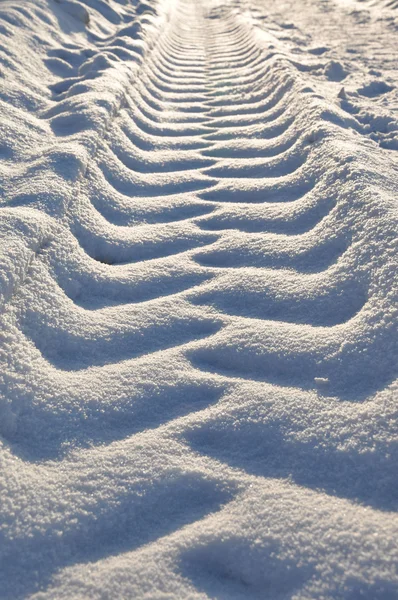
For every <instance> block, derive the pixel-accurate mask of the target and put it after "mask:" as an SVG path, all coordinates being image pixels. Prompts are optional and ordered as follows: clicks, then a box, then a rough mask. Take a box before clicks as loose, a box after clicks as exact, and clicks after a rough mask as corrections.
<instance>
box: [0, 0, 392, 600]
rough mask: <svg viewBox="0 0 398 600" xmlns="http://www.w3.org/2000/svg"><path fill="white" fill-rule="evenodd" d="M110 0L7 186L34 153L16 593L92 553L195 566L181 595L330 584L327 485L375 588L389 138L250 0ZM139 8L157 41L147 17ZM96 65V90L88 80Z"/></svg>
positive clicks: (22, 335)
mask: <svg viewBox="0 0 398 600" xmlns="http://www.w3.org/2000/svg"><path fill="white" fill-rule="evenodd" d="M84 4H87V6H88V8H89V9H90V6H91V2H90V3H89V2H85V3H84ZM113 4H114V3H113ZM113 4H112V6H111V5H104V7H103V8H104V10H106V13H104V14H105V16H107V18H108V20H109V23H108V24H107V31H106V34H104V33H102V34H100V30H99V29H98V27H97V25H95V27H94V26H93V30H92V31H91V32H89V39H90V40H91V41H93V40H94V41H95V43H96V46H97V47H98V48H100V49H101V50H100V51H99V53H98V52H97V50H95V51H93V52H94V53H93V52H91V51H90V52H88V53H87V52H86V51H85V50H84V49H83V51H82V49H81V48H80V49H77V48H67V49H65V48H63V49H62V51H61V50H59V49H58V50H57V51H56V52H54V51H50V52H49V61H50V62H49V64H50V65H51V67H52V68H53V69H55V68H57V69H58V74H59V76H60V79H59V81H57V82H56V83H55V84H53V85H52V88H51V90H52V93H53V94H54V99H53V101H52V102H53V104H52V106H51V108H50V109H48V110H45V111H42V112H41V116H42V121H43V125H41V126H42V127H47V126H48V128H49V129H51V130H52V132H53V135H54V136H55V138H56V139H57V140H58V141H57V144H55V142H54V145H53V146H51V147H50V148H49V149H48V154H47V158H46V159H45V160H44V159H43V157H42V156H41V154H40V152H37V158H33V159H32V161H31V162H30V163H28V162H25V163H24V164H22V165H17V167H16V170H17V171H18V170H19V171H20V172H18V173H16V175H15V177H13V176H12V177H11V178H10V179H11V183H10V190H11V187H12V186H15V183H16V182H18V181H19V182H20V185H21V186H22V185H23V182H24V181H25V180H26V178H27V177H28V176H29V177H30V178H31V180H32V179H33V193H32V195H33V201H32V199H31V198H30V199H27V195H26V194H27V192H25V191H24V189H19V188H18V186H16V187H14V190H13V195H12V194H11V191H10V193H9V197H7V200H8V201H9V206H8V208H2V211H3V212H4V214H6V215H7V218H8V220H9V223H8V222H6V225H7V227H9V229H10V230H12V228H14V229H15V230H16V235H14V237H15V240H16V243H17V242H18V243H19V244H20V246H21V249H20V248H19V246H17V245H16V246H15V247H16V248H17V249H18V253H19V254H20V255H21V256H23V258H24V262H23V263H22V261H20V263H18V265H17V267H16V275H15V278H14V279H17V278H19V280H20V281H21V282H22V284H20V285H19V287H18V289H15V287H14V288H13V289H14V294H13V295H11V293H8V294H5V295H6V296H7V298H6V299H7V303H6V305H5V308H4V314H3V315H2V319H3V323H4V344H3V346H2V351H1V353H0V360H1V365H2V373H3V375H2V377H3V379H4V380H5V382H6V383H5V385H6V386H7V388H8V397H7V402H8V404H7V406H6V410H4V411H3V415H5V417H6V418H5V419H4V423H3V424H2V434H3V435H4V439H5V440H6V450H5V453H4V456H2V460H4V468H5V469H9V470H13V472H14V473H15V478H16V480H18V479H19V480H20V481H23V486H22V488H23V489H22V488H21V489H22V492H20V493H19V496H18V502H19V506H18V516H17V518H16V519H15V520H14V522H12V523H11V522H10V523H9V524H7V527H9V529H8V530H7V532H6V535H5V544H4V555H5V557H6V568H7V570H8V573H9V576H8V580H7V582H6V587H4V593H5V597H10V598H11V597H13V598H22V597H27V596H32V595H35V594H36V592H38V593H39V594H38V596H37V597H40V599H41V600H42V599H44V598H47V597H51V596H52V597H54V595H57V597H70V595H71V592H70V588H68V585H69V583H68V582H70V581H73V582H74V584H73V585H77V586H78V588H79V592H78V593H79V594H83V595H84V594H85V593H86V592H85V591H84V590H86V591H87V595H89V593H90V592H89V590H88V588H86V587H85V586H86V585H91V584H89V583H88V582H90V578H91V577H97V578H98V580H99V581H101V584H100V586H101V593H110V594H111V595H112V591H109V589H108V588H107V586H108V585H113V583H115V582H116V583H117V582H119V587H117V589H118V592H117V593H118V594H119V595H120V597H140V596H143V594H144V592H143V590H145V594H147V596H151V597H152V596H153V597H155V596H156V594H157V593H158V592H159V589H162V593H163V592H164V593H169V594H171V596H173V595H174V596H175V595H176V594H177V591H176V590H177V588H176V587H175V588H173V586H174V585H177V583H176V582H179V583H178V585H180V584H181V581H183V583H182V584H181V585H183V588H182V589H183V590H184V595H185V597H196V596H198V597H199V595H200V594H201V593H202V592H204V593H206V594H207V593H209V594H212V593H213V591H212V590H213V588H212V587H211V585H210V584H211V582H213V584H214V585H216V588H217V589H220V594H224V595H225V593H227V594H228V595H231V596H232V595H239V594H240V595H243V596H244V597H253V598H257V597H262V593H263V590H264V589H266V588H267V586H268V588H270V589H272V590H274V591H275V593H277V594H279V595H280V596H281V597H285V596H286V597H287V596H290V595H291V594H293V593H296V592H297V593H302V596H303V597H312V598H316V597H320V595H321V593H322V594H324V595H325V594H328V593H329V594H333V593H335V592H336V589H337V588H336V587H333V586H335V585H336V583H335V582H333V577H332V576H331V575H330V571H328V568H329V562H328V561H330V560H331V558H330V557H331V556H333V557H335V556H337V555H339V552H341V548H340V545H341V539H340V537H339V535H338V534H336V535H334V530H333V531H332V535H331V534H330V518H331V516H332V515H334V514H335V511H336V507H338V511H339V512H338V515H339V516H338V518H339V519H341V520H342V522H343V531H349V532H351V535H350V538H351V541H350V542H349V543H350V544H351V546H350V549H349V552H348V554H349V555H350V556H349V558H346V559H345V560H346V563H345V565H346V568H345V570H344V573H343V574H341V580H340V582H341V585H342V586H345V585H346V586H348V588H349V586H350V585H351V586H354V588H355V585H356V583H355V582H354V584H352V582H351V579H352V573H356V574H358V575H357V576H358V578H359V579H358V581H359V582H360V583H358V585H357V587H356V588H355V589H359V588H360V589H363V590H365V592H366V593H367V592H368V591H369V589H371V590H372V589H373V591H374V590H376V591H375V593H376V594H377V593H378V591H377V589H376V588H374V587H373V588H372V587H371V586H372V585H376V584H374V581H373V580H372V581H373V583H371V582H369V581H368V580H367V579H366V577H367V570H368V565H367V564H366V561H365V562H364V561H363V559H362V554H361V552H360V551H359V549H358V546H357V545H356V544H357V540H361V543H362V540H365V542H366V544H368V545H369V547H371V548H372V553H373V554H372V556H373V557H374V564H375V565H376V568H379V569H384V571H383V573H384V574H385V580H386V581H387V580H388V577H389V569H390V564H389V562H388V558H387V557H388V552H387V550H386V547H387V546H388V544H390V545H391V544H392V542H391V540H395V532H396V528H397V522H396V517H395V515H394V514H393V511H395V510H396V507H397V504H396V501H397V498H396V489H395V488H394V468H395V463H394V457H395V454H394V452H395V451H394V448H393V447H392V445H391V444H390V443H389V439H388V437H387V435H386V431H387V425H388V423H389V422H391V421H392V419H393V412H394V407H393V406H392V405H391V404H389V402H388V398H389V394H390V389H392V388H391V383H392V382H393V380H394V378H395V377H396V361H395V357H396V354H397V352H396V350H397V348H396V340H395V336H394V322H395V321H394V319H395V318H396V313H395V312H394V311H395V309H394V307H393V304H392V302H391V297H392V296H393V294H394V290H395V289H396V288H395V287H394V266H395V262H396V261H395V255H394V252H393V247H394V239H395V237H394V236H395V226H396V222H395V221H396V220H395V216H394V213H393V211H392V210H391V204H390V199H391V197H392V191H391V181H390V180H389V179H388V177H386V176H385V175H384V172H383V168H382V166H383V164H384V162H385V155H384V154H383V151H382V150H380V153H377V152H374V153H372V155H370V153H369V152H368V149H367V148H366V147H365V146H363V147H362V146H361V145H358V148H357V149H356V151H355V153H354V152H353V151H352V146H351V145H350V141H351V137H350V136H352V135H353V133H352V132H351V131H349V130H348V128H347V127H346V126H345V123H344V121H342V117H341V114H340V113H338V112H337V111H335V112H333V110H332V109H331V108H330V107H328V106H326V104H325V101H324V99H322V97H321V96H320V94H318V93H316V91H314V90H313V89H312V88H311V87H310V86H309V85H307V79H306V73H307V71H306V69H305V68H304V67H305V65H304V64H303V65H301V64H300V63H299V62H298V61H297V60H296V58H297V57H292V56H291V55H290V53H289V49H288V48H287V47H286V46H285V43H284V41H283V40H280V39H276V38H275V37H274V36H273V35H272V32H271V31H269V32H267V36H268V37H266V38H265V41H264V39H263V38H262V37H261V36H260V37H259V36H258V32H256V30H255V28H254V27H253V23H252V22H251V21H250V19H249V18H248V15H247V13H246V12H245V10H243V9H242V3H240V2H212V1H211V0H201V2H193V1H191V0H178V1H177V0H176V2H173V3H170V7H169V12H168V17H167V18H164V19H163V20H162V19H161V20H160V21H156V19H155V18H154V17H153V15H150V16H149V17H148V16H146V15H145V13H144V11H145V7H146V6H147V5H146V4H145V3H142V4H139V5H138V8H136V9H135V10H134V11H133V13H130V12H126V13H120V12H118V11H116V9H115V7H116V5H113ZM98 6H99V5H98ZM101 6H102V5H101ZM140 7H141V9H140ZM126 10H127V9H126ZM121 14H122V16H120V15H121ZM132 14H133V15H134V18H136V17H137V15H138V16H139V19H138V23H137V22H136V21H135V20H132V18H131V17H132ZM118 15H119V17H118ZM119 19H120V20H119ZM94 22H95V19H94ZM145 23H147V24H148V31H149V33H148V36H149V38H148V40H149V41H148V40H147V41H145V39H146V38H145V35H146V34H144V33H143V34H142V35H143V38H142V39H143V40H144V41H143V42H142V43H141V42H137V41H134V43H132V42H131V37H132V36H133V35H136V34H137V32H139V31H141V27H142V26H143V25H145ZM94 24H95V23H94ZM110 32H112V33H111V34H110ZM144 42H145V43H144ZM132 47H134V50H132V49H131V48H132ZM132 52H133V53H134V57H133V56H132V55H131V53H132ZM136 56H139V57H141V58H140V59H139V61H138V63H137V64H139V68H137V69H135V70H134V76H133V75H132V71H129V69H128V68H127V67H126V65H127V63H128V61H129V60H130V58H131V59H132V60H135V57H136ZM52 59H55V62H54V61H53V60H52ZM137 60H138V59H137ZM126 61H127V62H126ZM115 65H116V66H115ZM128 66H129V67H130V66H131V65H130V64H129V63H128ZM112 72H113V75H114V76H115V77H114V78H113V79H112V77H113V76H112V77H111V76H110V73H112ZM94 73H95V77H94V76H93V74H94ZM126 73H127V75H126ZM108 75H109V79H107V77H108ZM94 82H97V83H98V82H100V83H101V85H103V89H104V90H105V92H104V97H103V101H102V100H101V101H98V98H96V99H95V100H94V101H93V103H91V102H92V95H93V90H94V87H93V86H94ZM126 82H128V85H126ZM112 85H115V86H116V88H115V89H114V90H112ZM111 92H112V93H111ZM116 97H117V101H115V98H116ZM86 109H87V110H86ZM103 109H104V112H103V113H102V110H103ZM98 115H100V117H98ZM78 116H79V119H80V117H82V120H81V121H79V119H77V117H78ZM97 117H98V118H97ZM77 121H79V122H77ZM104 122H106V125H105V126H104V125H103V124H104ZM33 135H34V134H33V133H32V136H33ZM59 140H61V142H60V141H59ZM53 141H54V140H53V139H52V142H53ZM59 159H61V161H62V162H63V167H64V169H63V170H62V173H61V171H60V172H59V173H57V169H58V168H59V166H58V162H57V161H59ZM35 161H36V162H35ZM68 161H70V163H69V162H68ZM68 165H69V166H68ZM7 168H8V167H7ZM13 168H14V167H10V169H11V171H12V169H13ZM68 169H69V171H68ZM11 171H10V172H11ZM43 173H44V174H47V173H48V174H50V175H51V177H50V176H49V177H48V186H49V187H51V189H53V188H54V189H55V190H56V189H57V184H58V183H59V182H60V181H62V182H63V183H62V185H61V187H60V190H59V197H57V196H56V195H55V196H53V201H54V203H55V204H56V205H57V202H58V204H59V206H58V205H57V206H55V207H54V206H48V205H47V206H46V207H44V208H43V206H44V205H45V204H46V202H45V198H46V197H45V195H44V200H43V196H40V193H41V194H43V190H41V192H40V193H39V192H37V188H35V187H34V183H35V182H34V176H35V174H36V175H37V181H38V182H39V179H40V177H41V176H42V175H43ZM54 173H55V174H54ZM64 190H68V194H67V196H66V197H63V192H64ZM54 194H55V192H54ZM54 198H55V200H54ZM47 204H48V203H47ZM59 207H60V208H59ZM41 211H42V213H44V214H43V215H42V218H41V219H39V218H38V214H39V215H40V214H41ZM364 216H365V218H364ZM7 227H6V226H5V227H4V231H5V232H6V234H5V235H6V236H8V237H7V238H6V239H14V238H12V237H11V234H10V233H9V231H8V230H7ZM21 238H22V241H21ZM32 253H33V254H34V256H35V259H34V260H32V258H31V257H32ZM380 253H384V256H385V260H384V262H383V264H381V263H380V261H378V260H377V256H379V255H380ZM20 271H23V274H21V272H20ZM9 287H10V288H12V285H11V284H10V286H9ZM9 347H11V348H14V353H13V355H12V356H11V358H9V352H7V349H8V348H9ZM375 357H376V360H374V358H375ZM379 357H382V360H379ZM3 367H4V368H3ZM383 403H385V408H384V409H383V410H384V412H382V411H380V405H381V404H383ZM325 422H326V423H328V424H329V425H328V434H327V435H325V428H324V427H323V425H324V423H325ZM360 426H361V427H363V429H361V428H360ZM306 436H308V437H306ZM308 439H311V440H312V443H308ZM368 439H372V440H373V444H374V446H373V449H375V448H376V449H377V452H374V456H375V458H374V457H372V456H370V453H369V451H368V450H369V449H368V446H367V445H366V444H367V441H368ZM236 443H237V446H236V445H235V444H236ZM60 473H61V479H62V481H61V480H60ZM289 478H290V481H288V479H289ZM377 478H379V479H380V480H381V483H380V487H379V489H375V486H374V485H373V482H374V481H375V480H376V479H377ZM15 488H18V484H14V482H12V483H10V490H11V491H9V498H11V497H12V492H13V490H15ZM394 489H395V491H394ZM259 499H260V500H259ZM320 503H322V505H323V506H325V509H324V512H323V513H322V516H321V518H320V520H317V519H316V518H315V517H314V515H315V513H316V512H317V511H316V510H315V507H316V506H319V505H320ZM361 504H365V505H366V507H362V506H361ZM301 505H303V506H304V507H305V510H307V509H308V514H307V513H306V518H305V519H304V520H303V519H302V515H301V513H300V514H299V512H298V508H297V507H298V506H301ZM49 506H51V507H52V510H49ZM384 511H390V512H384ZM246 515H249V516H250V518H252V517H253V518H255V519H256V521H255V522H256V523H260V522H264V523H265V529H264V530H262V529H261V527H259V526H257V525H256V526H253V527H252V526H251V525H250V524H249V523H248V522H247V519H246ZM358 515H359V516H358ZM232 523H233V524H236V523H239V527H242V529H238V530H236V529H234V527H233V526H232ZM326 523H327V526H326ZM363 523H364V525H363ZM387 523H390V524H391V523H392V525H391V528H390V530H389V532H388V533H387V532H386V533H385V536H384V535H383V536H379V537H378V536H377V535H375V532H377V528H378V527H379V528H380V527H381V528H385V529H386V528H387ZM336 527H337V525H336ZM361 527H364V529H361ZM243 530H244V531H245V535H246V537H245V536H244V535H243V533H242V531H243ZM280 530H283V537H282V538H281V537H280ZM295 531H299V532H302V531H305V536H306V537H305V538H303V540H304V541H303V540H301V539H298V538H297V539H296V537H295V534H294V532H295ZM383 531H384V529H383ZM358 532H359V533H358ZM284 540H285V541H284ZM288 541H289V548H288V549H287V544H288ZM367 547H368V546H367ZM242 548H243V551H242ZM313 548H315V549H316V552H315V554H314V550H313ZM321 549H322V551H321ZM390 550H391V549H390ZM242 552H243V554H244V555H246V554H247V555H248V556H249V558H250V561H251V563H250V564H251V566H250V565H249V563H246V561H245V560H242ZM32 557H33V559H32ZM239 557H241V558H239ZM87 562H89V569H88V568H87ZM104 565H106V566H104ZM131 565H133V568H131ZM153 565H155V567H154V566H153ZM159 565H160V567H159ZM102 568H104V572H106V574H107V582H104V581H103V580H102V577H103V575H101V574H100V573H99V571H101V569H102ZM287 568H288V569H289V572H291V573H293V575H292V577H291V578H290V579H289V582H288V583H284V581H285V579H286V577H285V574H286V569H287ZM124 569H127V570H128V571H129V572H130V571H133V575H131V579H129V578H126V580H124V579H123V577H122V578H121V579H119V578H118V577H119V575H120V573H121V572H123V573H124ZM230 569H232V571H231V573H232V574H231V573H230V571H229V570H230ZM83 571H84V575H83ZM88 571H89V573H88ZM33 572H35V575H34V576H33V575H32V573H33ZM155 573H156V574H157V575H158V576H156V577H154V576H153V575H154V574H155ZM159 573H160V574H159ZM332 575H333V573H332ZM159 578H160V579H159ZM350 578H351V579H350ZM98 580H97V581H98ZM120 581H121V583H120ZM124 581H127V582H128V583H123V582H124ZM159 581H160V583H159ZM209 581H210V584H209ZM112 582H113V583H112ZM96 585H97V586H98V583H97V584H96ZM208 585H210V587H209V588H208V587H207V586H208ZM339 585H340V583H339ZM7 586H8V587H7ZM156 586H158V587H156ZM217 586H218V587H217ZM322 586H323V587H322ZM358 586H359V587H358ZM361 586H362V587H361ZM369 586H370V587H369ZM93 589H97V590H98V589H99V588H98V587H97V588H95V587H94V588H93ZM112 589H113V593H114V589H116V587H115V588H111V590H112ZM178 589H179V590H180V592H181V589H180V588H178ZM321 589H322V592H321V591H320V590H321ZM82 590H83V591H82ZM104 590H106V591H104ZM325 590H326V591H325ZM180 592H178V593H180ZM365 592H364V593H365ZM95 593H96V592H95ZM361 593H362V592H361ZM371 593H373V592H372V591H371ZM72 595H73V594H72ZM347 598H348V596H347Z"/></svg>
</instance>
